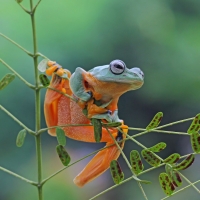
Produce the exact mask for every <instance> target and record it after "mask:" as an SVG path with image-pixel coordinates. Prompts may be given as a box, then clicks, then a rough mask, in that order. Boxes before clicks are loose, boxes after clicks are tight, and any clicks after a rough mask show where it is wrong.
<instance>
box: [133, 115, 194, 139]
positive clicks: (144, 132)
mask: <svg viewBox="0 0 200 200" xmlns="http://www.w3.org/2000/svg"><path fill="white" fill-rule="evenodd" d="M193 119H194V117H192V118H188V119H183V120H179V121H176V122H172V123H169V124H165V125H163V126H158V127H157V128H154V129H151V130H146V131H143V132H141V133H138V134H135V135H133V136H131V137H132V138H134V137H138V136H141V135H144V134H146V133H149V132H153V131H155V130H157V129H161V128H165V127H168V126H172V125H175V124H180V123H183V122H187V121H190V120H193ZM129 129H130V130H136V129H135V128H129ZM140 130H141V129H140Z"/></svg>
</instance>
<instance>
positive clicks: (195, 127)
mask: <svg viewBox="0 0 200 200" xmlns="http://www.w3.org/2000/svg"><path fill="white" fill-rule="evenodd" d="M199 129H200V113H199V114H197V115H196V116H195V118H194V119H193V121H192V123H191V125H190V127H189V129H188V130H187V132H188V133H189V134H192V133H195V132H198V131H199Z"/></svg>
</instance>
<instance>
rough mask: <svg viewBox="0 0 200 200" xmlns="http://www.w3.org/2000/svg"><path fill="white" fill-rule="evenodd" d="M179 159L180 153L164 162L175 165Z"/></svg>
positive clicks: (174, 154) (172, 155)
mask: <svg viewBox="0 0 200 200" xmlns="http://www.w3.org/2000/svg"><path fill="white" fill-rule="evenodd" d="M179 159H180V154H178V153H173V154H171V155H170V156H169V157H167V158H165V160H163V162H164V163H168V164H174V163H176V162H177V161H178V160H179Z"/></svg>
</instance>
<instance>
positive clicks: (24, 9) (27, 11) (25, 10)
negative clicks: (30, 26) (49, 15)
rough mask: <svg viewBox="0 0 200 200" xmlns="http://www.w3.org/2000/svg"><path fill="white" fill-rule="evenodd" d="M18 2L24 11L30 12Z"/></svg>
mask: <svg viewBox="0 0 200 200" xmlns="http://www.w3.org/2000/svg"><path fill="white" fill-rule="evenodd" d="M18 4H19V6H20V7H21V8H22V9H23V10H24V11H25V12H26V13H28V14H30V11H29V10H27V9H26V8H25V7H24V6H22V4H21V3H18Z"/></svg>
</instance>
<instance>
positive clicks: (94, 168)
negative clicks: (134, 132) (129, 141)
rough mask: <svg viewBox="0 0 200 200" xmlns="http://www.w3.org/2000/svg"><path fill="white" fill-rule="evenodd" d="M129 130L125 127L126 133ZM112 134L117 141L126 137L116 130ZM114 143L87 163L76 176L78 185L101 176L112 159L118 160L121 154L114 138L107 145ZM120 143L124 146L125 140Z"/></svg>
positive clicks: (75, 181)
mask: <svg viewBox="0 0 200 200" xmlns="http://www.w3.org/2000/svg"><path fill="white" fill-rule="evenodd" d="M127 131H128V129H123V132H124V133H127ZM112 135H113V136H114V138H115V139H116V140H117V141H119V140H123V139H125V137H126V136H125V134H123V135H122V134H120V133H116V132H115V133H113V134H112ZM112 144H113V146H111V147H108V148H106V149H103V150H102V151H99V152H98V153H97V154H96V155H95V156H94V157H93V159H92V160H91V161H90V162H89V163H88V164H87V165H86V167H85V168H84V169H83V170H82V171H81V172H80V173H79V174H78V175H77V176H76V178H75V179H74V183H75V184H76V185H77V186H79V187H82V186H84V185H85V184H86V183H88V182H90V181H92V180H93V179H95V178H96V177H98V176H100V175H101V174H102V173H104V172H105V171H106V170H107V169H108V168H109V167H110V162H111V161H112V160H117V158H118V157H119V155H120V151H119V149H118V147H117V146H116V145H115V144H114V141H112V139H111V140H110V141H109V142H107V143H106V147H107V146H110V145H112ZM119 145H120V147H121V148H123V146H124V141H123V142H121V143H119Z"/></svg>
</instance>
